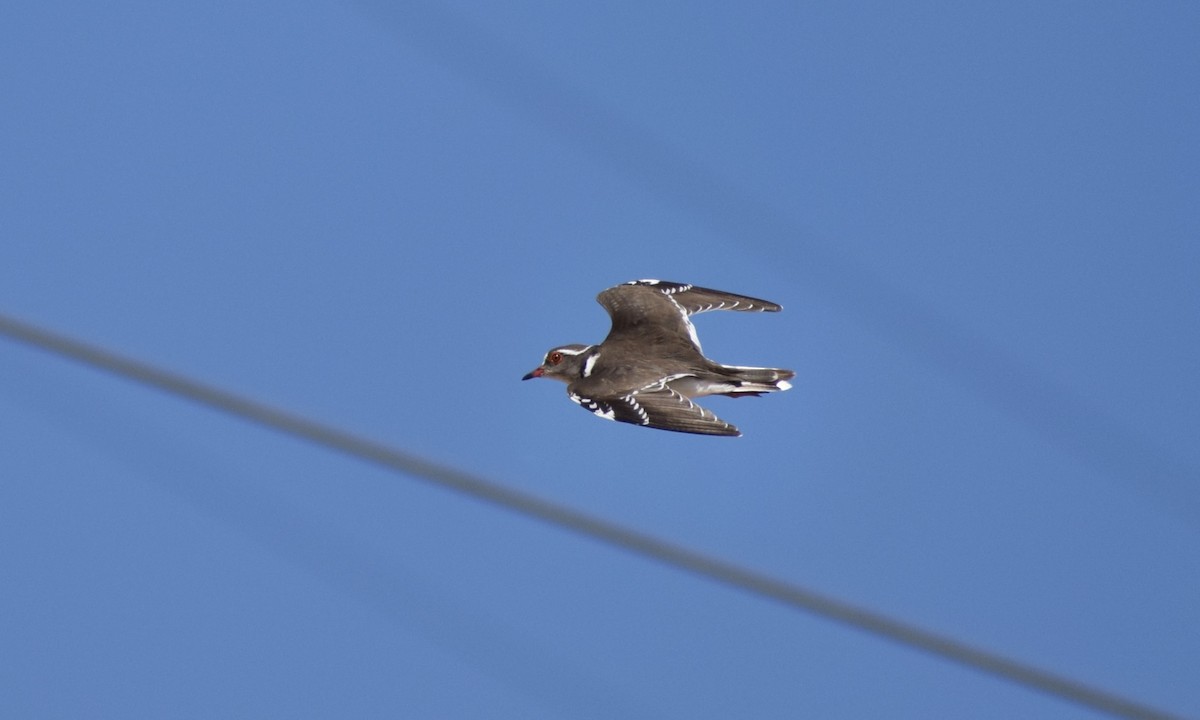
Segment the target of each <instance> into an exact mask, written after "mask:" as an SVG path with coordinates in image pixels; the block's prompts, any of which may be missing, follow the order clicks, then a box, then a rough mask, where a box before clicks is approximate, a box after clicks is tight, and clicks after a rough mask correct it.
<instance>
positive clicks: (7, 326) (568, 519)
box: [0, 315, 1176, 720]
mask: <svg viewBox="0 0 1200 720" xmlns="http://www.w3.org/2000/svg"><path fill="white" fill-rule="evenodd" d="M0 334H4V335H7V336H8V337H10V338H12V339H14V340H17V341H20V342H23V343H26V344H29V345H32V346H34V347H37V348H40V349H42V350H46V351H49V352H51V353H54V354H56V355H60V356H63V357H66V358H70V359H72V360H76V361H78V362H81V363H83V364H85V365H89V366H92V367H94V368H97V369H100V370H104V371H107V372H109V373H112V374H114V375H118V376H121V377H123V378H126V379H128V380H132V381H134V382H136V383H140V384H142V385H148V386H151V387H155V388H158V389H160V390H163V391H166V392H168V393H171V394H173V395H178V396H181V397H184V398H187V399H189V400H192V401H194V402H197V403H199V404H201V405H206V406H208V407H211V408H214V409H216V410H219V411H222V412H225V413H228V414H230V415H236V416H238V417H240V418H242V419H244V420H248V421H250V422H253V423H256V424H259V425H262V426H265V427H268V428H271V429H274V430H278V431H280V432H283V433H285V434H288V435H292V436H295V437H298V438H301V439H304V440H308V441H310V442H313V443H315V444H317V445H320V446H322V447H325V448H328V449H330V450H334V451H336V452H339V453H343V454H345V455H349V456H352V457H356V458H359V459H362V460H367V461H369V462H373V463H376V464H378V465H381V466H383V467H385V468H389V469H391V470H395V471H397V472H400V473H403V474H405V475H409V476H412V477H415V478H417V479H420V480H424V481H426V482H429V483H431V484H433V485H437V486H440V487H444V488H448V489H451V490H456V491H458V492H460V493H463V494H466V495H470V496H472V497H474V498H476V499H478V500H484V501H486V502H489V503H492V504H494V505H498V506H500V507H502V508H505V509H507V510H511V511H513V512H515V513H517V514H519V515H524V516H526V517H531V518H535V519H537V520H541V521H543V522H545V523H548V524H550V525H554V526H557V527H559V528H561V529H563V530H566V531H568V532H573V533H576V534H579V535H586V536H589V537H591V538H593V539H596V540H599V541H601V542H603V543H606V544H609V545H612V546H615V547H618V548H621V549H623V550H627V551H629V552H632V553H635V554H637V555H642V556H644V557H647V558H649V559H651V560H656V561H658V562H661V563H663V564H666V565H672V566H674V567H677V568H681V569H683V570H687V571H690V572H692V573H695V574H697V575H700V576H703V577H707V578H709V579H710V580H715V581H716V582H718V583H722V584H725V585H729V586H732V587H735V588H738V589H740V590H743V591H745V592H748V593H750V594H752V595H758V596H761V597H764V598H768V599H771V600H775V601H777V602H780V603H782V604H784V605H787V606H790V607H793V608H795V609H798V610H804V611H807V612H810V613H814V614H816V615H820V616H822V617H825V618H828V619H830V620H834V621H837V622H840V623H843V624H845V625H849V626H852V627H855V628H858V629H859V630H863V631H866V632H869V633H872V634H874V635H878V636H881V637H884V638H887V639H889V640H892V641H895V642H898V643H901V644H903V645H907V646H909V647H913V648H916V649H918V650H923V651H925V652H927V653H930V654H933V655H937V656H940V657H942V658H945V659H947V660H950V661H952V662H954V663H957V664H960V665H966V666H969V667H972V668H975V669H977V670H980V671H982V672H985V673H987V674H990V675H994V676H997V677H1000V678H1003V679H1005V680H1009V681H1011V682H1013V683H1016V684H1018V685H1023V686H1025V687H1028V688H1032V689H1035V690H1040V691H1042V692H1044V693H1047V694H1050V695H1055V696H1057V697H1059V698H1062V699H1064V700H1068V701H1071V702H1074V703H1077V704H1079V705H1084V706H1087V707H1090V708H1093V709H1095V710H1099V711H1101V712H1104V713H1108V714H1110V715H1113V716H1115V717H1122V718H1130V719H1131V720H1173V719H1174V718H1175V717H1176V716H1173V715H1170V714H1168V713H1166V712H1163V711H1161V710H1157V709H1155V708H1152V707H1150V706H1148V705H1144V704H1142V703H1140V702H1137V701H1134V700H1129V699H1127V698H1124V697H1121V696H1119V695H1116V694H1113V693H1110V692H1106V691H1103V690H1099V689H1096V688H1093V687H1089V686H1087V685H1084V684H1083V683H1080V682H1077V681H1075V680H1071V679H1069V678H1066V677H1062V676H1060V675H1056V674H1054V673H1050V672H1047V671H1044V670H1039V669H1038V668H1035V667H1032V666H1029V665H1025V664H1023V663H1020V662H1017V661H1014V660H1009V659H1007V658H1004V657H1001V656H1000V655H997V654H995V653H991V652H988V651H986V650H981V649H978V648H975V647H972V646H970V645H967V644H966V643H962V642H959V641H957V640H953V639H951V638H948V637H945V636H942V635H938V634H936V633H932V632H929V631H927V630H923V629H921V628H918V627H916V626H913V625H909V624H907V623H904V622H901V621H899V620H894V619H892V618H889V617H885V616H883V615H880V614H877V613H874V612H871V611H869V610H864V609H862V608H858V607H855V606H853V605H851V604H849V603H846V602H843V601H841V600H837V599H834V598H830V597H827V596H824V595H821V594H819V593H816V592H813V591H811V590H807V589H805V588H802V587H800V586H798V585H793V584H791V583H788V582H786V581H783V580H779V579H776V578H773V577H771V576H769V575H765V574H762V573H758V572H755V571H753V570H749V569H746V568H743V567H739V566H737V565H734V564H733V563H730V562H726V561H724V560H720V559H717V558H714V557H710V556H707V555H704V554H702V553H699V552H696V551H694V550H690V549H688V548H685V547H682V546H680V545H675V544H673V543H670V542H667V541H665V540H660V539H658V538H655V537H652V536H650V535H646V534H644V533H641V532H638V531H636V530H631V529H629V528H626V527H623V526H621V525H617V524H616V523H612V522H609V521H608V520H604V519H601V518H598V517H595V516H592V515H587V514H585V513H582V512H579V511H577V510H573V509H571V508H568V507H565V506H562V505H557V504H555V503H551V502H549V501H547V500H543V499H541V498H539V497H536V496H533V495H529V494H526V493H523V492H519V491H517V490H512V489H510V488H506V487H504V486H502V485H498V484H496V483H493V482H490V481H488V480H485V479H483V478H481V477H478V476H475V475H472V474H470V473H466V472H463V471H462V470H457V469H455V468H452V467H448V466H445V465H440V464H437V463H433V462H430V461H428V460H423V459H421V458H419V457H417V456H415V455H411V454H409V453H406V452H403V451H401V450H397V449H394V448H391V447H389V446H387V445H383V444H381V443H377V442H373V441H371V440H367V439H364V438H360V437H357V436H355V435H352V434H350V433H348V432H345V431H342V430H339V429H337V428H335V427H332V426H329V425H324V424H322V423H318V422H315V421H313V420H309V419H306V418H303V417H300V416H298V415H293V414H290V413H287V412H284V411H282V410H277V409H275V408H272V407H269V406H267V405H263V404H261V403H257V402H254V401H253V400H249V399H247V398H243V397H241V396H238V395H235V394H233V393H230V392H226V391H224V390H221V389H218V388H215V387H212V386H210V385H205V384H203V383H200V382H197V381H195V380H192V379H190V378H187V377H184V376H182V375H178V374H176V373H172V372H169V371H166V370H162V369H159V368H156V367H154V366H152V365H149V364H147V363H143V362H139V361H137V360H132V359H130V358H126V357H122V356H120V355H117V354H115V353H112V352H109V351H107V350H104V349H102V348H99V347H96V346H93V345H88V344H86V343H83V342H79V341H77V340H74V339H71V338H68V337H64V336H62V335H58V334H55V333H52V332H49V331H47V330H44V329H41V328H38V327H35V326H33V325H30V324H27V323H24V322H21V321H18V320H15V319H13V318H10V317H6V316H4V315H0Z"/></svg>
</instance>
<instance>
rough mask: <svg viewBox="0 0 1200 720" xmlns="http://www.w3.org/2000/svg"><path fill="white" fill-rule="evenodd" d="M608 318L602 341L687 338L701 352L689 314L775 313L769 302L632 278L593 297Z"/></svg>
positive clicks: (682, 342) (666, 342)
mask: <svg viewBox="0 0 1200 720" xmlns="http://www.w3.org/2000/svg"><path fill="white" fill-rule="evenodd" d="M596 301H597V302H599V303H600V304H601V305H603V306H604V309H605V310H607V311H608V314H609V317H611V318H612V329H611V330H610V331H609V333H608V338H607V339H605V341H604V342H605V343H609V342H613V341H616V342H626V341H628V342H633V343H637V344H641V345H643V346H646V345H653V346H660V347H663V346H665V347H670V345H672V344H676V345H677V346H683V347H686V345H687V343H688V341H689V340H690V342H691V345H692V346H694V347H695V349H696V351H698V352H703V351H702V349H701V347H700V339H699V338H698V337H697V336H696V328H695V326H694V325H692V321H691V319H690V316H691V315H694V314H696V313H701V312H707V311H709V310H739V311H746V312H778V311H779V310H781V309H782V308H781V307H780V306H779V305H776V304H775V303H773V302H767V301H766V300H759V299H757V298H752V297H747V296H745V295H734V294H733V293H727V292H721V291H720V290H710V289H708V288H702V287H696V286H695V285H684V284H681V283H674V282H668V281H666V280H633V281H631V282H627V283H625V284H624V285H617V286H615V287H610V288H609V289H607V290H605V291H604V292H602V293H600V294H599V295H597V296H596Z"/></svg>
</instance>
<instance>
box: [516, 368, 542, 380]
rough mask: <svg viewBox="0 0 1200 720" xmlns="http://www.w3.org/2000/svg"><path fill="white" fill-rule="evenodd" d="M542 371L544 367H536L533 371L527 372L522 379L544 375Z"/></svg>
mask: <svg viewBox="0 0 1200 720" xmlns="http://www.w3.org/2000/svg"><path fill="white" fill-rule="evenodd" d="M542 372H543V371H542V369H541V368H534V369H533V370H532V371H530V372H527V373H525V377H523V378H521V379H522V380H532V379H534V378H535V377H541V376H542Z"/></svg>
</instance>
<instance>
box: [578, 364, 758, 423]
mask: <svg viewBox="0 0 1200 720" xmlns="http://www.w3.org/2000/svg"><path fill="white" fill-rule="evenodd" d="M679 377H682V376H677V375H673V376H669V377H666V378H663V379H661V380H659V381H657V382H655V383H653V384H651V385H648V386H646V387H643V388H640V389H638V390H634V391H633V392H630V393H628V394H625V395H618V396H613V397H585V396H583V395H580V394H579V393H576V392H572V393H571V400H573V401H575V402H576V403H578V404H579V406H580V407H582V408H583V409H584V410H587V411H589V412H591V413H592V414H593V415H598V416H600V417H602V418H605V419H606V420H616V421H617V422H627V423H632V424H634V425H644V426H646V427H652V428H658V429H659V430H673V431H675V432H684V433H695V434H697V435H728V436H735V437H736V436H738V435H741V434H742V433H741V432H740V431H738V429H737V428H736V427H734V426H733V425H730V424H729V423H727V422H725V421H724V420H722V419H721V418H719V417H717V416H716V415H714V414H713V413H712V412H711V411H709V410H707V409H705V408H702V407H700V406H699V405H697V404H696V403H694V402H692V401H691V400H690V399H689V398H688V397H687V396H686V395H683V394H682V393H679V392H676V391H675V390H672V389H671V388H670V386H669V385H668V384H667V383H669V382H670V381H671V380H677V379H679Z"/></svg>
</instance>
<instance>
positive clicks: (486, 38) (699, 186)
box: [354, 0, 1200, 523]
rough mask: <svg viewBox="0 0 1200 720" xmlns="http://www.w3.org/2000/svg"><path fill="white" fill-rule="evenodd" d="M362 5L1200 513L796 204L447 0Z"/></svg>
mask: <svg viewBox="0 0 1200 720" xmlns="http://www.w3.org/2000/svg"><path fill="white" fill-rule="evenodd" d="M354 4H355V5H357V6H358V7H361V8H363V9H365V10H366V11H367V12H368V13H369V14H370V15H371V16H372V17H374V18H376V19H379V20H382V21H384V22H385V23H387V25H388V27H389V29H391V30H392V31H394V32H396V33H398V34H401V35H403V36H404V38H405V39H406V40H408V41H410V42H411V43H412V44H413V45H415V46H417V47H418V48H420V49H421V50H422V51H423V52H424V53H426V54H427V55H428V56H429V57H432V58H434V59H435V60H436V61H437V62H439V63H440V64H442V65H444V66H446V67H448V68H450V69H451V70H453V71H454V72H456V73H458V74H459V75H460V76H461V77H463V78H464V79H466V80H467V81H469V82H472V83H473V84H475V85H476V86H477V87H479V88H480V89H481V90H483V91H484V92H485V93H488V94H490V95H491V96H492V97H493V98H495V99H496V100H497V101H498V102H500V103H502V104H504V105H508V106H510V107H513V108H515V109H516V110H518V111H520V112H523V113H525V114H526V115H527V116H529V117H531V118H532V119H533V120H534V121H536V122H538V123H539V124H541V125H544V126H547V127H549V128H551V129H553V130H554V131H556V132H558V133H559V134H560V135H561V136H563V137H565V138H567V139H568V140H570V141H573V142H575V143H577V144H578V145H579V146H581V147H583V148H585V149H587V150H589V151H591V152H593V153H594V154H595V155H596V156H597V157H598V158H599V159H600V160H601V161H602V162H605V163H608V164H610V165H611V166H612V167H614V168H615V169H616V170H618V171H619V172H621V173H622V174H624V175H625V176H626V177H629V178H630V179H632V180H634V181H636V182H638V183H640V184H642V185H644V186H645V187H647V188H648V189H649V190H650V191H651V192H652V193H654V194H655V195H657V196H658V197H660V198H662V199H663V200H665V201H667V202H669V203H672V204H673V205H675V206H676V207H678V208H679V209H681V210H682V211H684V212H686V213H688V214H690V215H692V216H693V217H696V218H698V219H700V220H702V221H704V222H706V223H708V224H709V225H710V226H711V227H713V228H714V229H715V230H717V231H718V232H720V233H722V234H724V235H726V236H727V237H729V238H731V239H737V240H743V239H745V238H753V242H754V243H757V244H759V245H765V246H767V250H769V251H770V254H771V256H772V257H775V258H781V257H787V256H790V255H793V253H794V249H793V248H794V246H795V245H797V244H800V247H801V250H802V252H803V258H802V261H800V262H795V263H793V264H792V265H791V268H790V269H791V270H792V271H793V272H795V273H796V274H798V275H800V276H802V277H803V280H804V282H805V283H806V285H807V287H809V288H811V289H813V290H815V291H817V292H820V293H823V294H824V295H825V296H826V297H828V298H829V299H830V300H831V301H832V302H833V303H834V304H835V305H836V306H837V307H839V308H841V309H843V310H844V311H846V312H848V313H849V314H850V315H852V316H853V317H855V318H856V319H857V320H858V321H859V322H860V323H862V324H863V325H864V326H865V327H867V328H869V329H870V330H872V331H873V332H876V333H878V334H879V335H881V336H884V337H886V338H888V339H889V340H890V341H891V342H893V343H895V344H896V345H897V346H899V347H903V348H906V349H908V350H910V351H912V352H914V353H915V354H916V355H917V356H919V357H921V358H924V359H925V360H927V361H929V362H931V363H932V364H933V365H934V366H936V367H937V368H938V369H939V370H940V371H941V372H942V373H943V374H944V375H946V376H948V377H950V378H951V379H953V380H954V381H955V382H957V383H958V384H959V385H960V386H962V387H964V388H966V389H968V390H969V391H971V392H973V393H975V394H976V395H977V396H979V397H981V398H983V399H984V400H985V401H987V402H989V403H990V404H992V405H993V406H995V407H998V408H1000V409H1001V410H1003V411H1005V412H1006V413H1008V414H1009V415H1011V416H1013V417H1015V418H1016V419H1018V420H1019V421H1021V422H1023V423H1024V424H1026V425H1028V426H1030V427H1031V428H1034V429H1035V430H1037V431H1039V433H1040V434H1041V436H1042V437H1044V438H1045V439H1047V440H1049V441H1050V442H1052V443H1054V444H1055V445H1057V446H1058V447H1059V448H1061V449H1063V450H1065V451H1067V452H1068V453H1069V454H1071V455H1072V456H1074V457H1076V458H1078V459H1080V460H1082V461H1084V462H1086V463H1087V464H1088V465H1089V466H1091V467H1092V468H1094V469H1096V470H1097V471H1099V472H1101V473H1103V474H1105V475H1108V476H1110V477H1116V478H1117V479H1119V480H1121V481H1123V482H1124V483H1126V485H1127V486H1128V487H1130V488H1133V489H1135V490H1137V491H1139V492H1144V491H1146V490H1147V489H1150V490H1152V491H1153V492H1154V493H1155V494H1157V495H1158V496H1159V497H1160V498H1161V499H1163V500H1165V501H1166V502H1165V504H1166V506H1167V507H1169V508H1170V509H1171V510H1172V511H1174V512H1182V513H1183V514H1184V515H1185V517H1186V518H1187V519H1188V520H1189V521H1191V522H1193V523H1194V522H1195V521H1196V520H1197V518H1200V496H1197V494H1196V492H1195V483H1196V479H1197V478H1200V470H1198V469H1197V468H1195V467H1192V466H1190V465H1189V464H1188V463H1187V462H1185V461H1183V460H1181V459H1179V458H1177V457H1174V456H1172V455H1170V454H1169V453H1168V452H1167V451H1165V450H1164V449H1163V448H1162V447H1160V446H1158V445H1156V444H1155V443H1154V442H1152V441H1151V440H1150V439H1148V438H1146V437H1144V436H1143V435H1141V434H1139V433H1137V432H1135V431H1133V430H1132V429H1130V428H1128V427H1126V426H1125V424H1123V423H1122V422H1121V421H1120V419H1119V418H1116V417H1113V416H1112V415H1111V414H1110V413H1108V412H1106V411H1105V410H1104V409H1103V408H1101V407H1100V406H1098V405H1096V404H1095V403H1094V402H1092V401H1090V400H1089V399H1087V398H1085V397H1082V396H1081V395H1079V394H1078V393H1075V392H1072V391H1071V390H1069V389H1068V388H1066V387H1064V386H1063V385H1061V384H1060V383H1056V382H1054V381H1053V380H1052V379H1050V378H1049V377H1047V376H1046V375H1045V374H1044V373H1042V372H1039V371H1038V370H1037V369H1036V368H1034V367H1033V366H1031V365H1030V364H1028V363H1027V362H1026V361H1024V360H1022V359H1020V358H1019V357H1017V356H1014V355H1012V354H1010V353H1008V352H1006V351H1005V350H1004V349H1002V348H1000V347H998V346H997V345H995V344H994V343H992V342H990V341H988V340H986V339H984V338H983V337H981V336H979V335H977V334H976V333H974V332H972V331H970V330H969V329H968V328H966V327H964V326H963V325H962V324H961V323H958V322H956V321H954V320H953V319H952V318H951V317H950V316H949V315H948V314H947V313H945V312H943V311H942V310H940V309H939V308H937V307H936V306H934V305H931V304H930V303H928V302H926V301H923V300H921V299H920V298H919V297H918V296H917V295H915V294H913V293H912V292H910V291H908V290H906V289H905V288H903V287H901V286H898V285H896V284H894V283H893V282H891V281H889V280H888V279H886V278H885V277H883V276H881V275H880V274H878V273H876V272H874V271H873V270H871V269H870V268H869V267H868V266H867V265H866V264H864V263H862V262H861V261H859V260H857V259H856V258H854V257H852V256H851V255H850V254H848V253H846V252H845V251H844V250H841V249H839V248H837V247H835V246H833V245H831V244H830V243H827V242H822V241H821V240H819V239H817V238H814V237H812V235H811V233H807V232H805V231H804V229H803V228H802V227H801V226H800V225H799V224H798V223H796V222H795V221H794V220H793V219H792V218H791V217H790V216H789V215H788V214H787V213H786V212H783V211H781V210H780V209H779V208H778V207H776V206H775V205H773V204H772V203H770V202H767V201H765V200H764V199H762V198H761V197H758V196H757V195H754V194H752V193H748V192H746V191H744V190H743V189H742V188H741V187H740V186H738V185H737V184H736V183H733V182H730V181H728V180H726V179H725V178H724V177H722V176H720V175H719V174H718V173H715V172H713V171H712V170H710V169H709V168H706V167H704V166H703V165H701V164H699V163H697V162H696V161H695V160H693V159H692V158H691V157H689V156H688V155H687V154H686V153H684V152H681V151H679V150H677V149H676V148H674V147H673V146H672V145H671V143H669V142H668V141H666V140H665V139H664V138H662V137H660V136H658V135H657V134H655V133H654V132H652V131H650V130H648V129H647V128H645V127H643V126H641V125H639V124H637V123H635V122H633V121H631V120H629V119H628V118H626V117H624V116H622V115H621V114H620V113H618V112H616V111H614V110H612V109H610V108H609V107H607V106H605V105H604V104H603V103H601V102H598V101H597V100H595V99H594V98H593V97H591V96H589V95H588V94H587V93H586V92H585V91H582V90H580V89H579V88H578V87H576V86H575V85H573V84H572V83H570V82H568V81H567V80H565V79H564V78H563V77H561V76H559V75H556V74H555V73H554V72H553V71H552V70H549V69H547V68H546V67H545V66H544V64H542V63H540V62H538V61H537V60H536V59H535V58H533V57H532V56H530V55H528V54H526V53H523V52H521V50H519V49H518V48H516V47H514V46H513V45H512V44H511V43H506V42H504V40H503V39H500V38H497V37H496V36H495V35H494V34H493V33H491V32H489V31H488V30H487V29H486V28H483V27H480V26H478V25H476V24H474V23H471V22H469V21H468V20H466V19H464V18H462V17H459V16H457V15H456V14H455V13H454V11H453V10H450V9H447V8H445V7H441V6H438V5H437V4H436V3H428V2H419V1H417V0H411V1H410V2H404V3H391V2H388V3H384V2H379V1H378V0H355V3H354Z"/></svg>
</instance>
